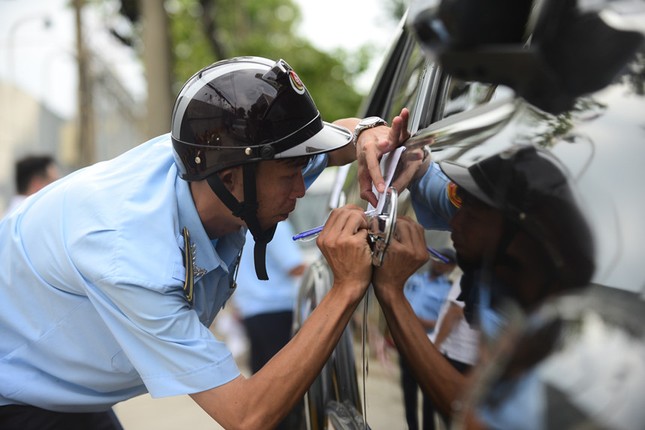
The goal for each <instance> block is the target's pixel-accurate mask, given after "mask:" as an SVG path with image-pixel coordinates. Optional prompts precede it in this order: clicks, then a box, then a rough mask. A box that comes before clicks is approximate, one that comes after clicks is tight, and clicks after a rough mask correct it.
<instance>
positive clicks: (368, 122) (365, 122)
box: [352, 116, 387, 146]
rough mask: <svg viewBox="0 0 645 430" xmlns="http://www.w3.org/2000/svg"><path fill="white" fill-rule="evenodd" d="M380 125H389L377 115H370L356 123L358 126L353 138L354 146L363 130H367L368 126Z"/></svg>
mask: <svg viewBox="0 0 645 430" xmlns="http://www.w3.org/2000/svg"><path fill="white" fill-rule="evenodd" d="M379 125H387V121H385V120H384V119H383V118H379V117H377V116H368V117H367V118H363V119H362V120H361V121H360V122H359V123H358V124H356V127H355V128H354V137H353V138H352V143H353V144H354V146H356V143H357V142H358V136H359V135H360V134H361V133H362V132H363V131H365V130H367V129H368V128H373V127H378V126H379Z"/></svg>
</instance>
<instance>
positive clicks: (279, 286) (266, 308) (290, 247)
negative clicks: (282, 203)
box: [233, 221, 303, 318]
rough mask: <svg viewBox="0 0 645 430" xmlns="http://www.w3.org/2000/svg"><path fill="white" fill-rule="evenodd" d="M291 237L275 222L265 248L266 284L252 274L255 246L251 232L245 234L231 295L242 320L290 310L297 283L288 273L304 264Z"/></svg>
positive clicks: (287, 228) (288, 228) (283, 224)
mask: <svg viewBox="0 0 645 430" xmlns="http://www.w3.org/2000/svg"><path fill="white" fill-rule="evenodd" d="M293 234H294V233H293V230H292V228H291V225H290V224H289V223H288V222H287V221H283V222H280V223H278V227H277V228H276V231H275V235H274V236H273V240H272V241H271V242H270V243H269V244H268V245H267V251H266V268H267V274H268V275H269V280H268V281H261V280H259V279H258V277H257V275H256V273H255V264H254V258H253V247H254V245H255V243H254V241H253V236H252V235H251V233H250V232H248V233H247V234H246V246H245V247H244V251H242V258H241V259H240V269H239V272H238V275H237V290H236V291H235V295H234V296H233V302H234V303H235V305H236V307H237V309H238V310H239V312H240V314H241V316H242V317H243V318H249V317H252V316H254V315H258V314H265V313H273V312H283V311H291V310H293V306H294V302H295V297H296V293H297V288H298V284H297V283H296V280H295V279H294V277H293V276H291V275H289V271H290V270H291V269H293V268H294V267H296V266H299V265H300V264H302V263H303V256H302V252H301V251H300V247H299V245H298V244H297V243H296V242H294V241H293V239H292V237H293Z"/></svg>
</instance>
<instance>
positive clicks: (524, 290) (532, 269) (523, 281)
mask: <svg viewBox="0 0 645 430" xmlns="http://www.w3.org/2000/svg"><path fill="white" fill-rule="evenodd" d="M494 270H495V276H496V277H497V279H499V280H500V281H501V282H502V283H503V284H504V285H506V286H507V287H508V293H509V294H511V295H512V296H513V298H514V299H515V300H516V301H517V302H518V303H519V304H520V305H521V306H522V307H523V308H524V309H526V310H528V309H531V308H532V307H534V306H536V305H538V304H539V303H541V302H542V301H543V300H544V299H545V298H546V297H547V296H548V295H549V294H551V293H552V292H554V291H556V290H557V289H558V284H557V283H556V281H555V280H556V278H555V271H554V267H553V266H552V265H551V264H549V262H548V259H547V258H546V255H545V253H544V252H543V250H542V246H541V245H540V244H539V243H538V242H537V241H536V240H534V239H533V238H531V237H530V236H529V235H528V234H526V233H524V232H523V231H521V230H519V231H518V232H517V234H516V235H515V237H514V238H513V240H512V241H511V242H510V243H509V245H508V247H507V248H506V250H505V252H504V253H503V255H502V256H501V257H500V258H499V259H498V260H497V261H495V264H494Z"/></svg>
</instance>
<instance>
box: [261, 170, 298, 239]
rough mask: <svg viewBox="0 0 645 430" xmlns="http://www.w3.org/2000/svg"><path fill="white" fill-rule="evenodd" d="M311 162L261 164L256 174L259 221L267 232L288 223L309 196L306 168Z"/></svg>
mask: <svg viewBox="0 0 645 430" xmlns="http://www.w3.org/2000/svg"><path fill="white" fill-rule="evenodd" d="M306 164H307V159H306V158H304V157H302V158H291V159H285V160H271V161H263V162H260V163H258V167H257V171H256V178H257V180H256V182H257V199H258V212H257V214H258V221H259V222H260V226H261V227H262V229H263V230H266V229H268V228H271V227H273V226H274V225H276V224H277V223H278V222H280V221H284V220H285V219H287V217H288V216H289V214H290V213H291V212H293V210H294V209H295V208H296V201H297V199H299V198H301V197H303V196H304V195H305V181H304V178H303V176H302V168H303V167H304V166H305V165H306Z"/></svg>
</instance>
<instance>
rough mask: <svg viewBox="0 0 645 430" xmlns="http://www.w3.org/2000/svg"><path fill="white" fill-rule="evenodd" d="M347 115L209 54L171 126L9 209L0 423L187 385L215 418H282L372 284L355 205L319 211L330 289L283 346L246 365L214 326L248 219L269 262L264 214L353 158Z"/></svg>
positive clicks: (241, 61) (269, 68) (72, 412)
mask: <svg viewBox="0 0 645 430" xmlns="http://www.w3.org/2000/svg"><path fill="white" fill-rule="evenodd" d="M357 122H358V119H346V120H340V121H337V123H338V124H339V125H341V126H344V127H339V126H335V125H332V124H328V123H324V122H323V121H322V120H321V118H320V115H319V113H318V111H317V109H316V107H315V105H314V103H313V100H311V97H310V96H309V94H308V92H307V91H306V88H305V87H304V85H303V84H302V82H301V81H300V79H299V78H298V76H297V75H296V73H295V72H294V71H293V70H292V69H291V68H290V67H289V65H288V64H286V63H285V62H284V61H282V60H280V61H278V62H273V61H269V60H266V59H262V58H255V57H242V58H235V59H231V60H225V61H221V62H218V63H215V64H213V65H212V66H209V67H207V68H205V69H203V70H201V71H200V72H198V73H197V74H196V75H195V76H193V77H192V78H191V79H190V80H189V81H188V82H187V83H186V85H185V86H184V88H183V89H182V90H181V92H180V94H179V96H178V98H177V101H176V104H175V108H174V111H173V118H172V130H171V134H170V135H164V136H160V137H158V138H156V139H152V140H150V141H148V142H146V143H144V144H142V145H140V146H138V147H136V148H134V149H132V150H130V151H128V152H126V153H125V154H123V155H121V156H119V157H117V158H115V159H113V160H110V161H106V162H101V163H98V164H95V165H93V166H90V167H88V168H85V169H82V170H79V171H77V172H75V173H73V174H70V175H68V176H66V177H65V178H63V179H61V180H59V181H57V182H55V183H53V184H51V185H50V186H48V187H47V188H45V189H44V190H42V191H40V192H39V193H37V194H35V195H34V196H33V197H32V198H30V199H29V200H28V201H27V202H25V204H24V205H22V206H21V207H20V208H19V209H18V210H17V211H16V212H14V213H13V214H11V215H10V216H8V217H7V218H5V219H3V220H2V221H1V222H0V264H2V270H0V327H1V331H2V336H0V427H1V428H3V429H12V428H20V429H25V428H42V427H41V426H42V425H43V424H44V423H47V424H48V425H50V426H51V427H48V428H61V429H62V428H66V429H67V428H96V427H97V425H96V424H95V423H93V422H92V421H91V420H92V419H94V416H95V415H96V414H97V413H98V414H99V415H101V413H105V411H109V410H110V408H111V406H112V405H114V404H115V403H117V402H120V401H123V400H126V399H129V398H131V397H134V396H136V395H138V394H141V393H144V392H146V391H147V392H149V393H150V394H151V395H152V396H153V397H162V396H172V395H179V394H190V395H191V397H192V398H193V399H194V400H195V401H196V402H197V403H198V404H199V405H200V406H201V407H202V408H203V409H204V410H205V411H206V412H207V413H209V414H210V415H211V416H212V417H213V418H214V419H215V420H216V421H218V422H219V423H220V424H221V425H222V426H224V427H226V428H232V427H237V426H241V427H246V428H262V427H264V428H266V427H272V426H273V425H275V424H276V423H278V422H279V421H280V419H281V418H282V417H283V416H284V415H285V414H286V413H287V411H288V410H289V409H290V408H291V407H292V406H293V405H294V404H295V402H296V401H297V400H298V399H299V398H301V397H302V395H303V394H304V392H305V390H306V389H307V387H308V386H309V385H310V384H311V383H312V382H313V380H314V378H315V377H316V375H317V374H318V373H319V371H320V369H321V368H322V366H323V365H324V363H325V361H326V360H327V357H328V356H329V354H330V353H331V351H332V350H333V347H334V345H335V344H336V342H337V341H338V338H339V337H340V335H341V333H342V331H343V329H344V327H345V325H346V324H347V322H348V321H349V319H350V317H351V315H352V313H353V311H354V309H355V308H356V306H357V304H358V303H359V301H360V300H361V298H362V296H363V294H364V293H365V291H366V289H367V287H368V285H369V282H370V278H371V272H372V268H371V254H370V250H369V245H368V243H367V230H366V228H367V221H366V219H365V215H364V214H363V211H362V210H361V209H360V208H358V207H346V208H341V209H340V210H336V211H334V212H332V214H331V215H330V217H329V220H328V222H327V225H326V226H325V229H324V230H323V232H322V233H321V236H320V237H319V240H318V244H319V246H320V248H321V251H322V252H323V253H324V254H325V256H326V258H327V260H328V263H329V264H330V266H331V268H332V270H333V271H334V275H335V282H334V287H333V288H332V291H331V292H330V293H329V294H328V296H327V297H326V298H325V300H324V301H323V302H322V303H321V304H320V305H319V307H318V308H317V309H316V311H315V312H314V313H313V314H312V316H311V317H310V319H309V320H308V322H307V324H306V325H305V327H303V329H302V330H301V332H300V335H299V336H298V339H295V340H294V341H292V342H290V344H289V345H288V346H287V347H285V348H284V350H283V351H282V353H281V354H280V359H279V360H274V361H272V362H271V363H269V365H267V366H266V367H265V369H263V371H261V372H258V373H257V374H256V375H254V376H252V377H250V378H245V377H243V376H242V375H240V372H239V370H238V369H237V366H236V364H235V362H234V360H233V358H232V356H231V354H230V353H229V351H228V350H227V348H226V346H225V345H224V344H222V343H221V342H219V341H218V340H217V339H215V338H214V336H213V335H212V333H211V332H210V331H209V329H208V328H209V326H210V324H211V322H212V321H213V319H214V317H215V316H216V314H217V313H218V311H219V310H220V309H221V308H222V306H223V305H224V304H225V303H226V301H227V299H228V298H229V296H230V295H231V294H232V293H233V291H234V289H235V267H236V265H237V260H238V258H239V254H240V251H241V249H242V246H243V244H244V235H245V233H246V229H247V227H248V229H249V230H250V231H251V233H252V234H253V236H254V238H255V242H256V246H255V249H254V251H255V252H254V255H255V263H256V264H255V266H256V271H257V272H258V275H259V276H262V275H266V273H264V246H265V245H266V243H268V242H269V241H270V240H271V236H272V234H273V229H274V226H275V225H276V224H277V223H278V222H279V221H283V220H284V219H286V218H287V216H288V214H289V213H290V212H291V211H293V209H294V207H295V204H296V200H297V199H298V198H300V197H302V196H303V195H304V192H305V187H306V185H305V182H307V183H310V182H311V181H312V180H313V179H314V178H315V177H316V175H317V174H318V173H319V172H320V171H321V170H322V169H323V168H324V167H326V166H327V165H340V164H344V163H347V162H350V161H352V160H353V159H355V150H354V148H353V145H347V143H349V142H350V141H351V139H352V135H351V133H349V132H348V131H347V129H346V128H345V127H353V125H355V124H356V123H357ZM387 132H388V128H387V127H375V128H374V129H373V130H370V131H368V132H365V133H363V134H362V135H361V139H387ZM347 255H351V256H352V261H351V265H348V264H347V261H346V259H347ZM101 418H102V419H104V420H108V421H109V420H110V417H109V416H102V417H99V419H101ZM38 420H40V422H39V421H38ZM27 423H29V425H27ZM53 423H57V424H56V425H54V424H53ZM106 428H119V426H118V424H115V425H114V426H112V427H109V426H108V427H106Z"/></svg>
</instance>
